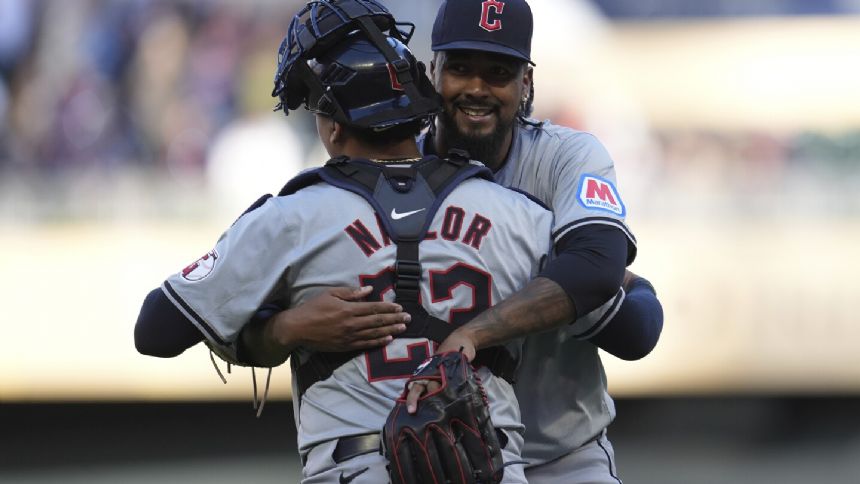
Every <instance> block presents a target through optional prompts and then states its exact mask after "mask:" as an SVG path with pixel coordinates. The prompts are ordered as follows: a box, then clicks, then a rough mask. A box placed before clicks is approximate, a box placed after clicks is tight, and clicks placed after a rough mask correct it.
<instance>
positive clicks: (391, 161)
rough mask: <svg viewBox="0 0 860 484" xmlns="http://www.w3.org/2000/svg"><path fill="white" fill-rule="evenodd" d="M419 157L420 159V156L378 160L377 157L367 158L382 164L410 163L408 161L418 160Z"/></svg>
mask: <svg viewBox="0 0 860 484" xmlns="http://www.w3.org/2000/svg"><path fill="white" fill-rule="evenodd" d="M420 159H421V157H420V156H419V157H417V158H401V159H397V160H380V159H377V158H368V160H370V161H372V162H374V163H380V164H382V165H406V164H410V163H415V162H416V161H418V160H420Z"/></svg>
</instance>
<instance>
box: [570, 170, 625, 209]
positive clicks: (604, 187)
mask: <svg viewBox="0 0 860 484" xmlns="http://www.w3.org/2000/svg"><path fill="white" fill-rule="evenodd" d="M579 203H581V204H582V206H583V207H585V208H587V209H589V210H605V211H607V212H612V213H614V214H616V215H620V216H624V213H625V211H626V209H625V208H624V203H623V202H622V201H621V197H620V196H619V195H618V190H616V189H615V185H613V184H612V182H611V181H609V180H606V179H604V178H600V177H597V176H594V175H582V178H581V179H580V182H579Z"/></svg>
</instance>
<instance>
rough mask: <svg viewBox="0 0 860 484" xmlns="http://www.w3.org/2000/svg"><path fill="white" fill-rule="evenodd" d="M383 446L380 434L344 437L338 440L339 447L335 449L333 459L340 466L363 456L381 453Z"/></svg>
mask: <svg viewBox="0 0 860 484" xmlns="http://www.w3.org/2000/svg"><path fill="white" fill-rule="evenodd" d="M381 444H382V441H381V440H380V439H379V434H378V433H372V434H362V435H353V436H351V437H342V438H340V439H337V445H336V446H335V447H334V452H332V454H331V458H332V459H334V461H335V462H336V463H338V464H340V463H341V462H343V461H346V460H349V459H352V458H353V457H356V456H359V455H362V454H369V453H371V452H379V451H380V450H381V447H380V446H381Z"/></svg>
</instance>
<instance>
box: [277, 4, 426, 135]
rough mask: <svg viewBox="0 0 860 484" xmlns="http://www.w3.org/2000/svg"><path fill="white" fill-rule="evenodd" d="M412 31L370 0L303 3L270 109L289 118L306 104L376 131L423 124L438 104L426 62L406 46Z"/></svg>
mask: <svg viewBox="0 0 860 484" xmlns="http://www.w3.org/2000/svg"><path fill="white" fill-rule="evenodd" d="M403 26H408V27H409V29H407V30H402V29H401V27H403ZM413 31H414V25H413V24H408V23H400V22H396V21H395V20H394V17H393V16H392V15H391V13H389V12H388V10H386V9H385V7H383V6H382V5H380V4H379V3H378V2H376V1H375V0H315V1H311V2H308V4H307V5H306V6H305V7H304V8H303V9H302V10H301V11H300V12H299V13H298V14H296V16H295V17H293V20H292V22H291V23H290V27H289V30H288V32H287V36H286V37H285V38H284V40H283V42H281V47H280V49H279V51H278V71H277V73H276V74H275V89H274V90H273V91H272V96H275V97H278V99H279V100H280V103H279V104H278V105H277V107H276V108H275V109H276V110H279V109H283V110H284V112H285V113H288V112H289V111H290V110H293V109H297V108H298V107H299V106H300V105H302V104H304V106H305V108H307V109H309V110H311V111H313V112H315V113H320V114H324V115H326V116H329V117H331V118H333V119H334V120H336V121H338V122H340V123H343V124H346V125H349V126H354V127H358V128H365V129H374V130H384V129H386V128H389V127H392V126H396V125H399V124H404V123H408V122H412V121H415V120H428V119H429V117H430V116H431V115H432V114H435V113H436V112H438V111H439V109H440V104H439V101H438V95H437V94H436V91H435V90H434V89H433V85H432V83H431V82H430V80H429V79H428V78H427V75H426V73H425V68H424V65H423V64H422V63H420V62H418V60H417V59H415V56H414V55H412V53H411V52H410V51H409V49H408V48H407V47H406V43H407V42H408V41H409V39H410V38H411V37H412V32H413Z"/></svg>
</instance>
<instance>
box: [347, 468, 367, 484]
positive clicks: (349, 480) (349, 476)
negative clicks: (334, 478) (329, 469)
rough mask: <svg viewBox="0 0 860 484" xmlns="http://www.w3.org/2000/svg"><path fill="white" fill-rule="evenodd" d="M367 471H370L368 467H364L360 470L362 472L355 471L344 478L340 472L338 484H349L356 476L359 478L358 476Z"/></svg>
mask: <svg viewBox="0 0 860 484" xmlns="http://www.w3.org/2000/svg"><path fill="white" fill-rule="evenodd" d="M368 469H370V467H365V468H364V469H362V470H360V471H355V472H353V473H352V474H350V475H348V476H344V475H343V472H341V473H340V484H349V483H350V482H352V481H353V479H355V478H356V477H358V476H360V475H362V474H364V473H365V472H367V470H368Z"/></svg>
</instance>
